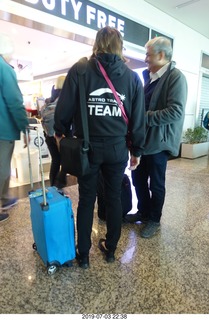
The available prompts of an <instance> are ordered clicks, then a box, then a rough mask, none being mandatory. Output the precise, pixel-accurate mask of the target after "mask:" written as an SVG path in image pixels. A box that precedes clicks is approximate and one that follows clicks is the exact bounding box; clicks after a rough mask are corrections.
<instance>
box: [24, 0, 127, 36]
mask: <svg viewBox="0 0 209 320" xmlns="http://www.w3.org/2000/svg"><path fill="white" fill-rule="evenodd" d="M25 2H28V3H31V4H34V5H36V4H39V3H41V2H42V4H43V6H44V7H45V8H46V9H47V10H49V11H53V10H55V7H56V5H57V6H58V5H59V6H60V10H61V14H62V15H63V16H67V14H68V12H67V3H71V6H72V8H71V10H73V13H74V19H75V20H77V21H79V19H80V16H79V14H80V10H81V7H82V5H83V3H82V2H81V1H76V0H60V1H56V0H25ZM68 10H69V9H68ZM93 22H96V24H97V27H98V29H101V28H104V27H105V26H106V25H108V26H110V27H113V28H116V29H117V30H118V31H119V32H120V33H121V35H122V36H123V37H124V27H125V21H123V20H121V19H119V18H117V16H114V15H112V14H106V13H105V12H103V11H101V10H99V9H96V8H94V7H93V6H89V5H87V6H86V23H87V25H89V26H91V24H92V23H93Z"/></svg>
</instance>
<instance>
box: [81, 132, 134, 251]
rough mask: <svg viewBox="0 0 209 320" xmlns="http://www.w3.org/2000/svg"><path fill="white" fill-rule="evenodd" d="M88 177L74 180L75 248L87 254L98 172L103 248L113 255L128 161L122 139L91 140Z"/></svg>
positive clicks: (118, 236)
mask: <svg viewBox="0 0 209 320" xmlns="http://www.w3.org/2000/svg"><path fill="white" fill-rule="evenodd" d="M91 146H92V152H91V153H90V174H88V175H86V176H84V177H80V178H79V177H78V184H79V202H78V209H77V236H78V238H77V244H78V251H79V253H80V254H81V255H83V256H86V255H88V254H89V250H90V248H91V233H92V224H93V213H94V205H95V200H96V193H97V182H98V176H99V171H100V170H101V171H102V174H103V178H104V189H105V204H106V215H107V216H106V227H107V232H106V247H107V248H108V249H109V250H111V251H115V250H116V247H117V243H118V241H119V239H120V235H121V224H122V206H121V183H122V180H123V174H124V171H125V168H126V166H127V161H128V148H127V146H126V141H125V138H114V139H113V138H111V139H110V138H107V139H93V140H92V139H91Z"/></svg>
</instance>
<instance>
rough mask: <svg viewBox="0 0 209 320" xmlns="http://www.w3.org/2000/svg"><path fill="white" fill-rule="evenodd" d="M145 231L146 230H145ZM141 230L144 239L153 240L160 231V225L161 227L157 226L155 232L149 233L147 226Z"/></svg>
mask: <svg viewBox="0 0 209 320" xmlns="http://www.w3.org/2000/svg"><path fill="white" fill-rule="evenodd" d="M144 229H145V230H144ZM144 229H142V230H141V232H140V236H141V237H142V238H144V239H149V238H152V237H154V236H155V235H156V234H157V233H158V232H159V231H160V225H159V226H156V228H155V230H153V231H152V232H151V231H150V232H147V231H146V226H145V228H144Z"/></svg>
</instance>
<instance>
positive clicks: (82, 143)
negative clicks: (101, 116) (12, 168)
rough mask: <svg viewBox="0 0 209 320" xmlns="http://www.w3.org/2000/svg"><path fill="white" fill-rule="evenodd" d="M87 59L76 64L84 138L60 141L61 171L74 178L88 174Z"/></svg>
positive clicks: (68, 138)
mask: <svg viewBox="0 0 209 320" xmlns="http://www.w3.org/2000/svg"><path fill="white" fill-rule="evenodd" d="M86 64H87V59H86V58H82V59H80V60H79V62H78V64H77V73H78V84H79V97H80V108H81V121H82V127H83V136H84V138H83V139H82V138H76V137H65V138H63V139H61V141H60V155H61V166H62V169H63V171H65V172H66V173H70V174H71V175H73V176H76V177H82V176H84V175H86V174H88V173H89V168H90V166H89V149H90V148H89V130H88V118H87V110H86V101H85V83H84V74H85V71H86Z"/></svg>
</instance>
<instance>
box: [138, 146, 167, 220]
mask: <svg viewBox="0 0 209 320" xmlns="http://www.w3.org/2000/svg"><path fill="white" fill-rule="evenodd" d="M167 161H168V153H167V152H166V151H162V152H160V153H156V154H152V155H147V156H141V159H140V164H139V166H138V167H137V169H136V170H134V171H132V180H133V185H134V187H135V190H136V195H137V199H138V205H137V207H138V210H139V211H140V212H141V213H142V216H143V217H144V218H148V219H149V220H152V221H155V222H160V218H161V215H162V208H163V204H164V201H165V193H166V190H165V177H166V167H167Z"/></svg>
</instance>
